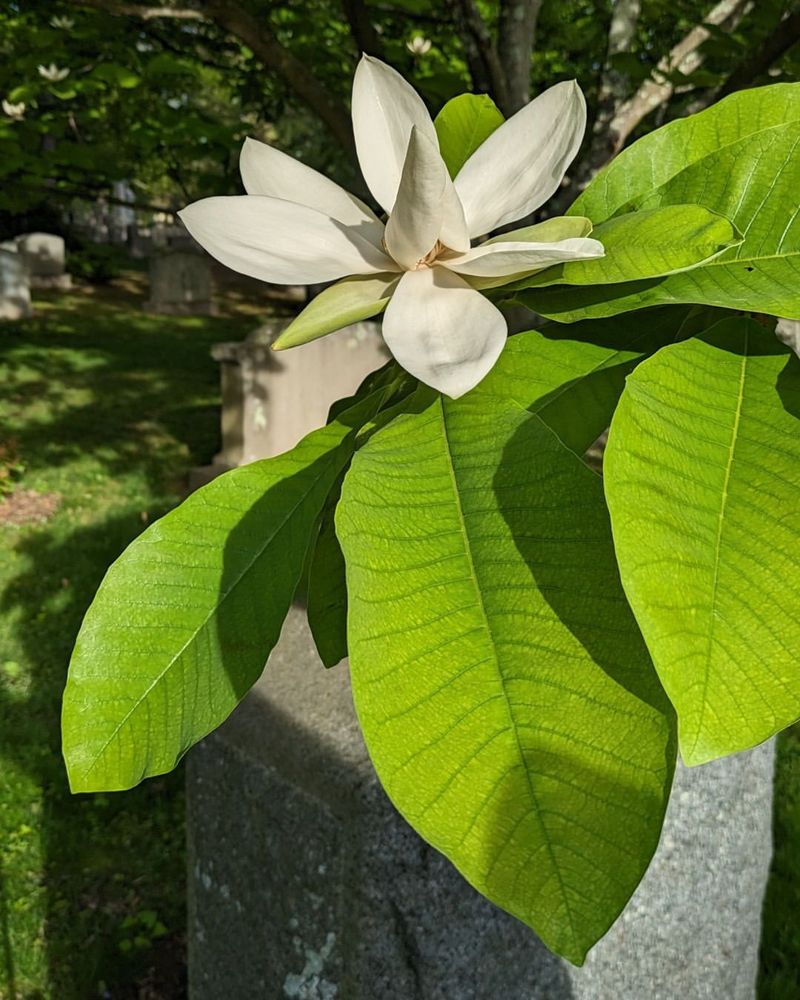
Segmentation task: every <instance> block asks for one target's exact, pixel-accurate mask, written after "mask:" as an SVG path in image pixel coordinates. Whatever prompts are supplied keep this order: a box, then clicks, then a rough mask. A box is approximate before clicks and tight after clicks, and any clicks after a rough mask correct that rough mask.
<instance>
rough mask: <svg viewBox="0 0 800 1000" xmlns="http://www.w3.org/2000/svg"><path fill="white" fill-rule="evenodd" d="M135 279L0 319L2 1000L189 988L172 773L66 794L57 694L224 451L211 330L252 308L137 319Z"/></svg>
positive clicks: (67, 999)
mask: <svg viewBox="0 0 800 1000" xmlns="http://www.w3.org/2000/svg"><path fill="white" fill-rule="evenodd" d="M129 277H130V281H129V282H128V283H127V285H128V287H124V288H120V287H117V288H113V289H108V290H102V291H101V290H92V289H87V288H84V289H82V290H81V289H79V290H76V291H75V292H73V293H69V294H63V293H47V294H42V295H40V296H38V297H37V300H36V311H37V316H36V318H34V319H31V320H27V321H24V322H21V323H6V324H3V325H0V385H2V391H1V392H0V428H2V434H3V437H4V439H5V440H6V441H8V440H9V439H11V440H12V441H13V447H14V450H15V452H16V458H15V459H14V462H15V464H16V466H17V467H20V466H24V471H23V472H22V475H21V477H20V479H19V482H18V483H16V484H15V488H14V493H13V494H12V501H14V507H13V510H11V514H10V516H11V519H12V520H20V519H21V520H25V521H26V522H27V523H21V524H15V523H11V524H9V523H7V520H8V516H9V512H10V509H11V508H12V504H10V503H9V504H5V505H4V504H2V503H0V997H3V998H4V1000H10V998H12V997H20V998H26V1000H33V998H39V997H41V998H47V1000H51V998H52V1000H84V998H87V997H95V996H103V995H106V996H109V997H113V998H114V1000H117V998H120V1000H122V998H125V1000H127V998H134V997H136V998H137V1000H138V998H142V1000H145V998H173V997H175V998H178V997H181V996H183V995H184V989H185V987H184V985H183V978H184V941H183V928H184V923H185V916H184V905H185V899H184V885H185V878H184V870H183V866H184V848H183V838H184V826H183V791H182V781H183V775H182V770H181V769H179V770H178V772H177V773H176V774H173V775H171V776H169V777H167V778H165V779H164V780H157V781H152V782H147V783H145V785H144V786H142V787H141V788H138V789H135V790H133V791H132V792H126V793H123V794H115V795H81V796H76V797H73V796H71V795H70V793H69V791H68V789H67V784H66V777H65V772H64V766H63V762H62V760H61V754H60V747H59V708H60V704H59V703H60V699H61V693H62V690H63V686H64V681H65V677H66V669H67V663H68V659H69V654H70V648H71V646H72V643H73V641H74V638H75V634H76V632H77V629H78V626H79V624H80V621H81V617H82V615H83V613H84V611H85V610H86V608H87V606H88V604H89V602H90V601H91V599H92V596H93V594H94V591H95V590H96V588H97V586H98V584H99V583H100V580H101V579H102V576H103V574H104V572H105V570H106V568H107V566H108V565H109V563H110V562H111V561H112V560H113V559H114V558H115V557H116V556H117V555H118V554H119V553H120V552H121V551H122V550H123V549H124V547H125V546H126V545H127V544H128V543H129V542H130V541H131V540H132V539H133V538H134V537H135V536H136V535H137V534H138V533H139V532H140V531H141V530H142V529H143V528H144V527H145V525H146V523H148V522H150V521H152V520H153V519H154V518H156V517H158V516H160V515H161V514H163V513H164V512H165V511H166V510H168V509H169V508H170V507H171V506H173V505H174V504H175V503H176V502H177V501H178V500H179V499H180V495H181V491H182V489H183V486H184V481H185V474H186V472H187V470H188V469H189V467H191V466H192V465H197V464H202V463H204V462H207V461H208V460H209V459H210V457H211V455H212V454H213V452H214V451H216V449H217V447H218V436H219V411H218V405H219V372H218V368H217V365H216V364H215V363H214V362H213V361H212V360H211V358H210V356H209V349H210V346H211V344H212V343H215V342H217V341H220V340H228V339H239V338H241V337H243V336H244V335H245V334H246V332H247V331H248V330H249V329H252V327H253V326H254V325H256V324H257V321H258V320H257V316H260V315H263V311H262V312H260V313H257V312H256V311H255V310H253V309H252V308H251V309H250V311H249V313H248V311H247V310H246V309H245V307H243V306H241V305H240V303H239V302H237V301H236V299H235V298H234V297H233V296H228V297H227V298H226V300H225V302H224V304H223V310H222V311H223V313H224V314H225V313H227V315H223V316H221V317H220V318H214V319H210V318H205V317H187V318H183V317H181V318H178V317H171V316H152V315H148V314H146V313H144V312H142V310H141V306H140V303H141V301H142V300H143V298H144V288H143V285H142V282H140V281H138V278H137V276H136V275H131V276H129ZM20 498H22V501H23V502H20ZM53 507H55V511H54V512H53V513H50V512H51V511H52V509H53ZM3 510H5V515H4V514H3V513H2V511H3ZM48 514H49V515H50V516H47V515H48ZM40 516H45V517H47V519H46V520H44V521H37V518H39V517H40ZM4 520H5V521H6V523H3V522H4Z"/></svg>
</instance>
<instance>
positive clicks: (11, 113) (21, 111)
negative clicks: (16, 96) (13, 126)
mask: <svg viewBox="0 0 800 1000" xmlns="http://www.w3.org/2000/svg"><path fill="white" fill-rule="evenodd" d="M3 114H5V115H8V117H9V118H13V119H14V121H17V122H19V121H22V119H23V118H24V117H25V102H24V101H20V102H19V104H12V103H11V101H3Z"/></svg>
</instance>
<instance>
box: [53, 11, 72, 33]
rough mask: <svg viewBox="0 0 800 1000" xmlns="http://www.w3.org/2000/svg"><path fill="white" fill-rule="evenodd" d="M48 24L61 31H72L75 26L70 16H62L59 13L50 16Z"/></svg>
mask: <svg viewBox="0 0 800 1000" xmlns="http://www.w3.org/2000/svg"><path fill="white" fill-rule="evenodd" d="M50 25H51V27H53V28H60V29H61V30H62V31H72V29H73V28H74V27H75V22H74V21H73V20H72V18H71V17H62V16H59V15H55V16H54V17H52V18H50Z"/></svg>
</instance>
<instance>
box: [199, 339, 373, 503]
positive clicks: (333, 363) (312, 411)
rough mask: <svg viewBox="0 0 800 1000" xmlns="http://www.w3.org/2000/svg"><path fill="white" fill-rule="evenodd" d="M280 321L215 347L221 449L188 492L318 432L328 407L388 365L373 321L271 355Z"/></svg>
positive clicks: (276, 453)
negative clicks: (244, 338) (217, 370)
mask: <svg viewBox="0 0 800 1000" xmlns="http://www.w3.org/2000/svg"><path fill="white" fill-rule="evenodd" d="M287 322H288V321H287V320H270V321H269V322H267V323H265V324H264V325H263V326H260V327H259V328H258V329H257V330H254V331H253V332H252V333H251V334H250V335H249V336H248V337H247V339H246V340H243V341H235V342H231V343H223V344H216V345H215V346H214V347H213V348H212V351H211V353H212V356H213V357H214V359H215V360H216V361H218V362H219V363H220V377H221V380H222V448H221V449H220V451H219V453H218V454H217V455H215V456H214V459H213V464H212V465H210V466H204V467H202V468H199V469H195V470H193V472H192V475H191V478H190V487H191V488H196V487H197V486H200V485H202V484H204V483H206V482H208V481H209V480H210V479H212V478H213V477H214V476H215V475H218V474H219V473H220V472H225V471H227V470H228V469H232V468H234V467H235V466H237V465H244V464H246V463H248V462H255V461H256V460H258V459H260V458H269V457H270V456H272V455H280V454H281V453H282V452H284V451H288V450H289V449H290V448H293V447H294V446H295V445H296V444H297V442H298V441H299V440H300V439H301V438H302V437H305V435H306V434H308V433H309V432H310V431H313V430H315V429H316V428H317V427H322V426H323V425H324V424H325V421H326V420H327V417H328V410H329V409H330V407H331V404H332V403H335V402H336V400H337V399H341V398H342V397H344V396H349V395H351V394H352V393H353V392H355V390H356V389H357V388H358V386H359V384H360V383H361V382H362V381H363V379H364V378H366V376H367V375H369V374H370V372H373V371H375V370H376V369H377V368H380V367H381V365H384V364H385V363H386V362H387V361H388V360H389V352H388V350H387V348H386V345H385V344H384V341H383V337H382V336H381V333H380V325H379V324H378V323H370V322H366V323H354V324H353V325H352V326H349V327H346V328H345V329H343V330H339V331H338V332H336V333H333V334H330V335H329V336H327V337H321V338H320V339H319V340H314V341H312V342H311V343H310V344H303V345H302V346H301V347H293V348H291V349H290V350H288V351H273V350H272V346H271V345H272V343H273V342H274V341H275V339H276V338H277V336H278V334H279V333H280V332H281V331H282V330H284V329H285V328H286V325H287Z"/></svg>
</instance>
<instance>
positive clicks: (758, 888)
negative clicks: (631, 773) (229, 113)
mask: <svg viewBox="0 0 800 1000" xmlns="http://www.w3.org/2000/svg"><path fill="white" fill-rule="evenodd" d="M772 768H773V746H772V744H767V745H765V746H763V747H760V748H758V749H757V750H754V751H751V752H749V753H745V754H740V755H738V756H736V757H734V758H731V759H729V760H726V761H719V762H716V763H714V764H710V765H706V766H704V767H702V768H694V769H692V770H689V769H686V768H682V767H681V768H679V770H678V773H677V775H676V782H675V788H674V792H673V797H672V802H671V805H670V808H669V812H668V816H667V822H666V825H665V827H664V832H663V834H662V838H661V845H660V847H659V850H658V852H657V854H656V857H655V860H654V862H653V864H652V866H651V868H650V870H649V871H648V873H647V875H646V876H645V878H644V880H643V882H642V884H641V885H640V887H639V889H638V890H637V892H636V894H635V895H634V897H633V899H632V900H631V902H630V904H629V905H628V907H627V909H626V911H625V912H624V913H623V915H622V917H621V918H620V920H619V921H618V923H617V924H616V925H615V926H614V927H613V928H612V929H611V931H610V932H609V934H608V935H607V936H606V938H605V939H604V940H603V941H601V942H600V943H599V944H598V945H597V946H596V947H595V949H594V950H593V951H592V952H591V953H590V955H589V958H588V960H587V962H586V965H585V966H584V967H583V968H582V969H576V968H573V967H572V966H570V965H569V964H568V963H566V962H562V961H561V960H559V959H557V958H555V957H554V956H553V955H551V954H550V953H549V952H548V951H547V950H546V949H545V948H544V946H543V945H542V944H541V943H540V942H539V941H538V939H537V938H536V937H535V935H534V934H533V933H531V931H529V930H528V929H527V928H525V927H524V926H523V925H522V924H520V923H519V922H517V921H516V920H514V918H512V917H510V916H508V915H507V914H505V913H503V912H502V911H500V910H498V909H497V908H496V907H494V906H493V905H492V904H491V903H489V902H487V901H486V900H484V899H483V898H482V897H481V896H479V895H478V894H477V893H476V892H475V891H474V890H473V889H472V888H471V887H470V886H469V885H467V883H466V882H465V881H464V880H463V879H462V878H461V877H460V876H459V875H458V873H457V872H456V871H455V869H453V868H452V866H451V865H450V864H449V862H447V861H446V860H445V859H444V858H443V857H442V856H441V855H439V854H438V853H437V852H436V851H434V850H433V849H432V848H431V847H429V846H428V845H426V844H425V843H424V842H423V841H422V840H421V839H420V838H419V837H418V836H417V835H416V834H415V833H414V831H413V830H411V828H410V827H408V825H407V824H406V823H405V822H404V821H403V820H402V819H401V817H400V816H399V815H398V814H397V813H396V811H395V810H394V809H393V807H392V806H391V804H390V803H389V801H388V799H387V797H386V795H385V794H384V792H383V791H382V789H381V787H380V785H379V784H378V781H377V778H376V776H375V774H374V771H373V769H372V766H371V764H370V761H369V757H368V755H367V752H366V749H365V747H364V744H363V741H362V739H361V735H360V732H359V729H358V725H357V722H356V718H355V712H354V710H353V707H352V702H351V700H350V691H349V680H348V672H347V665H346V664H340V665H339V666H338V667H336V668H334V669H333V670H328V671H326V670H325V669H324V668H323V667H322V666H321V664H320V663H319V661H318V659H317V655H316V652H315V650H314V646H313V640H312V639H311V636H310V633H309V630H308V627H307V625H306V622H305V614H304V612H303V610H302V609H301V608H295V609H293V610H292V612H291V613H290V616H289V619H288V620H287V623H286V625H285V627H284V631H283V635H282V637H281V641H280V643H279V644H278V646H277V647H276V649H275V650H274V652H273V654H272V656H271V657H270V660H269V663H268V666H267V669H266V671H265V673H264V675H263V677H262V679H261V680H260V681H259V682H258V684H257V685H256V686H255V688H254V690H253V691H252V692H251V694H250V695H249V696H248V697H247V699H246V700H245V701H244V702H243V704H242V705H241V706H240V708H239V709H238V710H237V712H235V713H234V715H233V716H232V718H231V719H230V720H229V721H228V722H227V723H225V725H224V726H222V728H221V729H220V730H219V731H218V732H217V733H216V734H215V735H213V736H212V737H210V738H208V739H207V740H206V741H205V742H204V743H203V744H202V745H201V746H200V747H198V748H196V749H195V750H194V751H192V753H191V754H190V756H189V762H188V789H189V853H190V872H189V884H190V902H189V914H190V925H189V970H190V995H191V997H192V1000H217V998H218V997H220V996H236V997H238V996H242V997H265V998H266V997H269V998H272V997H289V998H314V1000H327V998H337V1000H338V998H341V1000H375V998H378V997H380V998H381V1000H417V998H418V1000H488V998H492V1000H494V998H501V997H502V998H503V1000H610V998H614V1000H644V998H647V1000H675V998H677V997H680V998H681V1000H720V998H723V997H724V998H725V1000H753V998H754V997H755V980H756V972H757V966H758V945H759V935H760V924H761V900H762V897H763V892H764V886H765V883H766V878H767V870H768V867H769V860H770V857H771V850H772V846H771V802H772V792H771V789H772Z"/></svg>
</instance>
